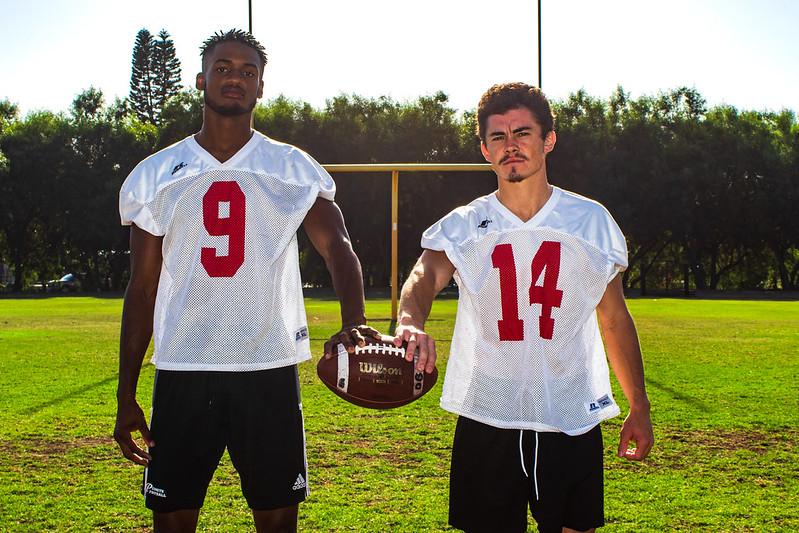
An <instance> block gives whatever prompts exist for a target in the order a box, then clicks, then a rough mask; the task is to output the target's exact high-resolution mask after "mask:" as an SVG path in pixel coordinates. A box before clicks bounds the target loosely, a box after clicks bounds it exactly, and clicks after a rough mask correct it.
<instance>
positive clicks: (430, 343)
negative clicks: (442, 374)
mask: <svg viewBox="0 0 799 533" xmlns="http://www.w3.org/2000/svg"><path fill="white" fill-rule="evenodd" d="M436 359H437V356H436V341H435V340H433V337H427V364H426V365H425V368H424V369H425V372H427V373H428V374H432V373H433V370H434V369H435V368H436Z"/></svg>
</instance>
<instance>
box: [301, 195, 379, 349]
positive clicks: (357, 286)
mask: <svg viewBox="0 0 799 533" xmlns="http://www.w3.org/2000/svg"><path fill="white" fill-rule="evenodd" d="M303 227H304V228H305V232H306V233H307V234H308V238H309V239H310V240H311V244H313V247H314V248H315V249H316V251H317V252H319V255H321V256H322V259H324V261H325V265H326V266H327V270H328V272H330V277H331V278H332V280H333V288H334V289H335V291H336V294H337V295H338V298H339V301H340V302H341V330H340V331H339V332H338V333H336V334H334V335H333V336H332V337H331V338H330V340H328V341H327V342H326V343H325V356H327V357H332V355H333V348H334V346H336V345H337V344H339V343H341V344H343V345H344V347H345V348H346V349H347V351H349V352H352V351H354V349H355V344H359V345H362V344H363V342H364V340H365V339H364V335H366V336H370V337H374V338H379V337H380V333H378V332H377V330H375V329H373V328H370V327H369V326H367V325H366V309H365V304H364V295H363V274H362V273H361V263H360V261H358V256H356V255H355V252H354V251H353V249H352V244H351V243H350V236H349V234H347V228H346V227H345V226H344V217H343V216H342V215H341V210H340V209H339V207H338V205H336V204H335V202H331V201H330V200H325V199H324V198H317V199H316V202H315V203H314V205H313V207H311V209H310V210H309V211H308V214H307V215H306V216H305V221H304V223H303Z"/></svg>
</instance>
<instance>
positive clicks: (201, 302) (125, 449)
mask: <svg viewBox="0 0 799 533" xmlns="http://www.w3.org/2000/svg"><path fill="white" fill-rule="evenodd" d="M201 50H202V72H201V73H199V74H198V75H197V80H196V86H197V89H199V90H201V91H203V96H204V102H205V106H204V109H203V124H202V128H201V129H200V131H199V132H198V133H196V134H195V135H192V136H190V137H187V138H186V139H184V140H182V141H180V142H178V143H176V144H174V145H172V146H170V147H168V148H165V149H164V150H161V151H160V152H158V153H156V154H154V155H152V156H150V157H149V158H147V159H145V160H144V161H142V162H141V163H140V164H139V165H138V166H137V167H136V168H135V169H134V170H133V172H131V174H130V175H129V176H128V178H127V179H126V180H125V183H124V184H123V186H122V189H121V191H120V198H119V204H120V215H121V218H122V223H123V224H125V225H130V226H131V235H130V243H131V278H130V282H129V284H128V288H127V291H126V293H125V302H124V308H123V314H122V332H121V341H120V364H119V386H118V389H117V405H118V407H117V420H116V427H115V429H114V437H115V439H116V441H117V442H118V444H119V446H120V448H121V450H122V453H123V454H124V455H125V457H127V458H128V459H130V460H131V461H133V462H135V463H137V464H141V465H145V466H146V467H147V468H146V470H145V475H144V484H143V489H142V490H143V492H144V496H145V502H146V505H147V507H148V508H150V509H151V510H152V511H153V520H154V524H155V530H156V531H193V530H195V529H196V526H197V520H198V516H199V510H200V508H201V507H202V504H203V500H204V498H205V493H206V489H207V487H208V484H209V482H210V480H211V477H212V476H213V473H214V471H215V469H216V467H217V465H218V463H219V460H220V458H221V456H222V454H223V452H224V450H225V448H227V449H228V451H229V453H230V457H231V460H232V462H233V464H234V466H235V467H236V469H237V471H238V473H239V475H240V477H241V486H242V491H243V493H244V496H245V498H246V499H247V502H248V504H249V506H250V508H251V509H252V512H253V517H254V520H255V525H256V528H257V530H258V531H294V530H296V527H297V509H298V504H299V502H300V501H302V500H304V499H305V497H306V494H307V491H308V481H307V480H308V472H307V462H306V458H305V434H304V429H303V419H302V404H301V402H300V390H299V380H298V377H297V366H296V365H297V363H299V362H301V361H305V360H307V359H310V358H311V353H310V339H309V335H308V326H307V320H306V317H305V310H304V307H303V297H302V284H301V281H300V271H299V261H298V250H297V237H296V232H297V230H298V228H299V226H300V225H303V227H304V228H305V231H306V233H307V234H308V236H309V238H310V240H311V243H312V244H313V246H314V247H315V248H316V250H317V251H318V252H319V253H320V255H321V256H322V257H323V258H324V260H325V263H326V265H327V268H328V270H329V271H330V274H331V277H332V280H333V285H334V287H335V290H336V293H337V294H338V295H339V298H340V300H341V317H342V328H341V331H339V332H338V333H337V334H335V335H334V336H333V337H331V339H330V340H329V341H328V342H327V343H326V344H325V351H326V352H330V351H332V346H333V345H334V344H338V343H343V344H344V345H345V347H347V349H348V350H350V351H352V350H353V349H354V345H355V344H359V343H362V342H363V341H364V336H376V335H378V333H377V332H376V331H375V330H373V329H372V328H370V327H368V326H366V325H365V322H366V318H365V316H364V295H363V280H362V277H361V268H360V263H359V262H358V258H357V257H356V256H355V253H354V252H353V250H352V247H351V245H350V241H349V237H348V235H347V231H346V229H345V227H344V220H343V217H342V215H341V211H340V210H339V208H338V206H337V205H336V204H335V203H334V201H333V198H334V194H335V184H334V182H333V180H332V179H331V178H330V176H329V174H328V173H327V172H325V170H324V169H323V168H322V167H321V166H320V165H319V164H318V163H317V162H316V161H314V160H313V159H312V158H311V157H310V156H309V155H308V154H306V153H304V152H303V151H301V150H299V149H297V148H295V147H293V146H290V145H287V144H283V143H280V142H277V141H274V140H272V139H270V138H268V137H266V136H264V135H262V134H260V133H259V132H257V131H253V130H252V129H251V127H250V124H251V119H252V112H253V109H254V107H255V104H256V102H257V100H258V98H260V97H261V95H262V92H263V73H264V67H265V65H266V61H267V58H266V54H265V52H264V49H263V47H262V46H261V45H260V44H259V43H258V42H257V41H256V40H255V39H254V38H253V37H252V35H250V34H249V33H245V32H242V31H239V30H231V31H228V32H225V33H218V34H215V35H214V36H212V37H211V38H209V39H208V40H207V41H205V43H204V45H203V47H202V49H201ZM151 337H152V338H154V341H155V352H154V355H153V363H154V364H155V366H156V378H155V386H154V393H153V410H152V417H151V421H150V427H149V428H148V425H147V422H146V421H145V418H144V414H143V412H142V410H141V408H140V407H139V405H138V403H137V401H136V384H137V381H138V377H139V373H140V370H141V365H142V360H143V357H144V354H145V351H146V349H147V346H148V344H149V342H150V338H151ZM134 431H139V432H140V433H141V435H142V437H143V439H144V440H145V442H146V444H147V445H148V447H149V449H148V450H147V451H145V450H144V449H143V448H140V447H139V445H137V443H136V441H135V440H134V439H133V437H132V433H133V432H134Z"/></svg>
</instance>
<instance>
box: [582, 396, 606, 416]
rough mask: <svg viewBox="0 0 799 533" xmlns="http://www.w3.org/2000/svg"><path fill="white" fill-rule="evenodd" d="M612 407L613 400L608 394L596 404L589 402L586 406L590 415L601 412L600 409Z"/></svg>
mask: <svg viewBox="0 0 799 533" xmlns="http://www.w3.org/2000/svg"><path fill="white" fill-rule="evenodd" d="M611 405H613V400H611V399H610V397H608V395H607V394H606V395H604V396H602V397H601V398H599V399H598V400H596V401H594V402H588V403H587V404H585V409H586V411H588V412H589V413H593V412H594V411H599V410H600V409H604V408H605V407H610V406H611Z"/></svg>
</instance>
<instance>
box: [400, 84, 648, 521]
mask: <svg viewBox="0 0 799 533" xmlns="http://www.w3.org/2000/svg"><path fill="white" fill-rule="evenodd" d="M477 116H478V135H479V137H480V141H481V151H482V153H483V156H484V157H485V159H486V160H487V161H488V162H489V163H491V166H492V168H493V170H494V172H495V173H496V175H497V181H498V188H497V191H495V192H494V193H492V194H489V195H488V196H484V197H481V198H477V199H476V200H474V201H473V202H471V203H470V204H469V205H466V206H463V207H459V208H457V209H455V210H454V211H452V212H451V213H449V214H448V215H446V216H445V217H444V218H442V219H441V220H439V221H438V222H436V223H435V224H433V226H431V227H430V228H429V229H428V230H427V231H425V233H424V235H423V236H422V247H423V248H424V249H425V250H424V252H423V253H422V255H421V257H420V258H419V260H418V262H417V263H416V266H415V267H414V270H413V272H412V273H411V275H410V277H409V278H408V280H407V281H406V283H405V285H404V287H403V289H402V297H401V300H400V311H399V317H398V326H397V330H396V337H395V342H396V343H397V344H399V343H400V342H402V341H407V342H408V353H409V354H412V353H413V351H414V349H415V348H416V347H418V349H419V353H420V356H419V361H418V368H419V370H422V369H425V370H426V371H427V372H432V370H433V368H434V365H435V361H436V350H435V343H434V340H433V338H432V337H430V336H429V335H428V334H427V333H425V331H424V323H425V320H426V319H427V316H428V314H429V312H430V308H431V306H432V302H433V299H434V297H435V295H436V294H437V293H438V292H439V291H440V290H441V289H443V288H444V287H445V286H446V285H447V284H448V283H449V281H450V279H451V278H452V277H453V275H454V276H455V279H456V281H457V283H458V287H459V293H460V296H459V301H458V312H457V318H456V323H455V329H454V332H453V336H452V345H451V348H450V356H449V362H448V364H447V372H446V379H445V381H444V390H443V393H442V398H441V405H442V407H443V408H444V409H446V410H448V411H452V412H454V413H456V414H458V415H459V418H458V423H457V428H456V430H455V439H454V444H453V450H452V465H451V473H450V512H449V520H450V524H451V525H453V526H455V527H457V528H460V529H464V530H466V531H469V532H473V531H474V532H478V531H486V532H488V531H491V532H495V531H525V530H526V528H527V507H528V505H529V507H530V510H531V512H532V514H533V516H534V518H535V519H536V521H537V522H538V528H539V531H541V532H547V533H549V532H553V533H554V532H561V531H593V530H594V529H595V528H596V527H599V526H601V525H603V524H604V514H603V476H602V468H603V467H602V455H603V447H602V435H601V433H600V429H599V423H600V422H601V421H602V420H605V419H607V418H610V417H613V416H616V415H617V414H619V411H620V410H619V407H618V405H617V404H616V402H615V400H614V399H613V395H612V392H611V387H610V380H609V372H608V365H607V360H606V356H605V350H604V347H603V343H602V337H601V336H600V331H599V328H598V325H597V316H598V317H599V322H600V324H601V326H602V333H603V334H604V337H605V343H606V345H607V349H608V354H607V356H608V358H609V359H610V362H611V366H612V367H613V370H614V373H615V374H616V377H617V378H618V380H619V383H620V385H621V388H622V390H623V391H624V394H625V396H626V397H627V400H628V402H629V405H630V413H629V415H628V416H627V418H626V420H625V421H624V424H623V426H622V431H621V438H620V444H619V448H618V455H619V456H620V457H624V458H626V459H631V460H642V459H644V458H645V457H646V455H647V454H648V453H649V450H650V448H651V447H652V443H653V434H652V424H651V421H650V417H649V400H648V399H647V395H646V390H645V386H644V371H643V363H642V360H641V351H640V347H639V344H638V337H637V334H636V330H635V325H634V323H633V321H632V318H631V317H630V314H629V312H628V311H627V306H626V304H625V301H624V294H623V292H622V285H621V277H620V276H618V274H619V273H620V272H622V271H623V270H624V269H625V268H626V267H627V248H626V243H625V240H624V236H623V235H622V233H621V230H620V229H619V228H618V226H617V225H616V222H615V221H614V220H613V218H612V217H611V216H610V214H609V213H608V212H607V210H606V209H605V208H604V207H603V206H601V205H600V204H598V203H597V202H595V201H593V200H589V199H587V198H584V197H582V196H579V195H577V194H574V193H571V192H568V191H565V190H563V189H560V188H558V187H554V186H552V185H550V184H549V182H548V179H547V171H546V156H547V154H549V153H550V152H551V151H552V150H553V149H554V147H555V142H556V135H555V131H554V116H553V114H552V112H551V110H550V107H549V103H548V102H547V100H546V98H545V97H544V95H543V93H542V92H541V91H540V90H539V89H537V88H535V87H531V86H529V85H526V84H522V83H509V84H502V85H495V86H493V87H491V88H490V89H489V90H488V91H487V92H486V93H485V94H484V95H483V97H482V99H481V100H480V105H479V107H478V114H477ZM633 441H634V442H635V443H636V445H637V447H636V448H631V447H630V443H631V442H633Z"/></svg>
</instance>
